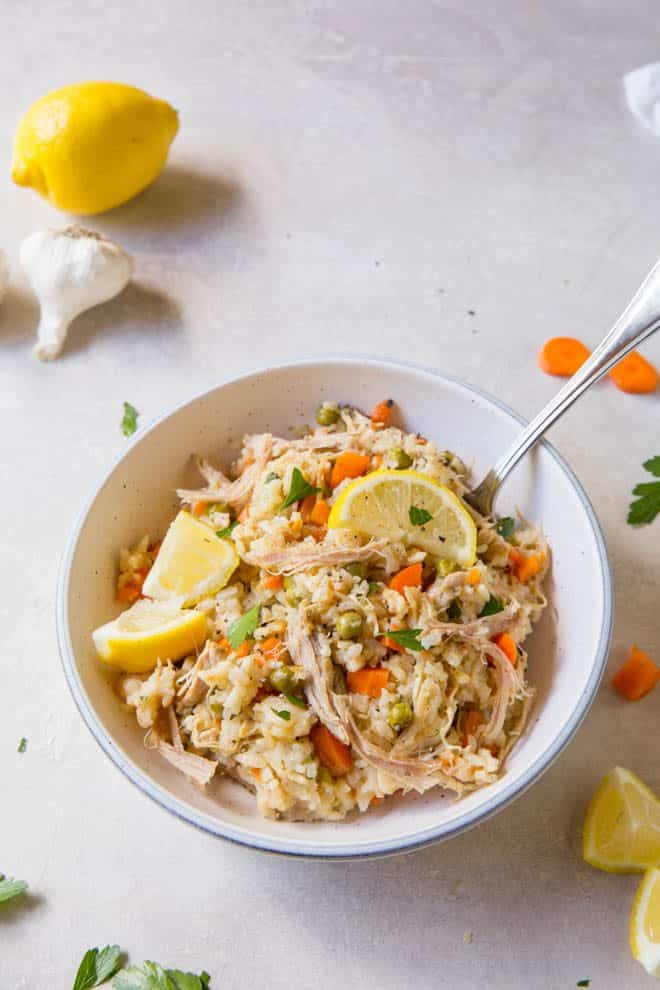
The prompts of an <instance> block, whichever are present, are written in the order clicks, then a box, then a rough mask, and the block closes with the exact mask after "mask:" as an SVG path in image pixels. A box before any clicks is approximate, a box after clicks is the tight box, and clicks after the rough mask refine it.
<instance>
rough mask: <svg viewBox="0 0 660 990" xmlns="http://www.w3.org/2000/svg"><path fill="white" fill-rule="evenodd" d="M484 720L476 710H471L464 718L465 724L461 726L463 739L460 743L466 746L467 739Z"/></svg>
mask: <svg viewBox="0 0 660 990" xmlns="http://www.w3.org/2000/svg"><path fill="white" fill-rule="evenodd" d="M483 720H484V717H483V715H482V714H481V712H480V711H477V709H476V708H471V709H470V711H469V712H468V713H467V715H466V716H465V723H464V725H463V739H462V743H463V745H464V746H467V742H468V737H469V736H473V735H474V733H475V730H476V728H477V726H479V725H481V724H482V722H483Z"/></svg>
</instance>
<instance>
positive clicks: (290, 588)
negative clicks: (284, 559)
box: [284, 575, 302, 608]
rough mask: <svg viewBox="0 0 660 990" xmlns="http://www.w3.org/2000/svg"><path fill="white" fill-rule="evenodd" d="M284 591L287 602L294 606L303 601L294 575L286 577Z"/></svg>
mask: <svg viewBox="0 0 660 990" xmlns="http://www.w3.org/2000/svg"><path fill="white" fill-rule="evenodd" d="M284 593H285V595H286V600H287V602H288V603H289V605H291V607H292V608H293V607H294V606H296V605H299V604H300V602H301V601H302V596H301V595H299V594H298V592H297V591H296V581H295V578H294V577H293V576H292V575H287V577H285V578H284Z"/></svg>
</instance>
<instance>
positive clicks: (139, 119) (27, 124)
mask: <svg viewBox="0 0 660 990" xmlns="http://www.w3.org/2000/svg"><path fill="white" fill-rule="evenodd" d="M178 129H179V119H178V116H177V113H176V110H174V109H173V107H171V106H170V105H169V103H165V102H164V100H157V99H155V98H154V97H153V96H150V95H149V94H148V93H145V92H144V91H143V90H141V89H136V88H135V87H134V86H125V85H124V84H123V83H116V82H85V83H78V84H77V85H75V86H64V87H63V88H62V89H56V90H54V91H53V92H52V93H47V94H46V96H42V97H41V99H40V100H37V102H36V103H33V104H32V106H31V107H30V109H29V110H28V111H27V113H25V114H24V116H23V117H22V118H21V120H20V123H19V125H18V129H17V131H16V137H15V139H14V160H13V163H12V178H13V180H14V182H16V183H18V185H19V186H31V187H32V188H33V189H36V190H37V192H38V193H41V195H42V196H45V197H46V199H49V200H50V202H51V203H53V204H54V205H55V206H58V207H59V208H60V209H61V210H68V211H69V212H71V213H80V214H92V213H103V212H104V210H111V209H112V208H113V207H114V206H119V204H120V203H125V202H126V200H128V199H131V198H132V197H133V196H136V195H137V194H138V193H139V192H141V191H142V190H143V189H145V188H146V187H147V186H148V185H149V183H151V182H153V180H154V179H155V178H156V176H157V175H159V173H160V171H161V169H162V168H163V165H164V164H165V160H166V158H167V152H168V151H169V147H170V144H171V143H172V141H173V140H174V137H175V135H176V132H177V130H178Z"/></svg>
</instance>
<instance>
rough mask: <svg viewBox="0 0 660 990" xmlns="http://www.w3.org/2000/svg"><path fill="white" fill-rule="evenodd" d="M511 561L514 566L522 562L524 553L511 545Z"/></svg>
mask: <svg viewBox="0 0 660 990" xmlns="http://www.w3.org/2000/svg"><path fill="white" fill-rule="evenodd" d="M509 562H510V563H511V564H513V566H514V568H515V567H518V566H519V565H520V564H522V562H523V555H522V554H521V552H520V550H518V548H517V547H511V549H510V550H509Z"/></svg>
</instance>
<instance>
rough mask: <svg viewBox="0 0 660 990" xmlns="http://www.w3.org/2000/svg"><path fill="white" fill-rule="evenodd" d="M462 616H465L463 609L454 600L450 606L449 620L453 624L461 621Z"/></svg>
mask: <svg viewBox="0 0 660 990" xmlns="http://www.w3.org/2000/svg"><path fill="white" fill-rule="evenodd" d="M462 615H463V609H462V608H461V606H460V605H459V604H458V602H457V601H456V599H454V600H453V602H451V604H450V605H449V608H448V609H447V618H448V619H450V620H451V622H456V621H457V620H458V619H460V617H461V616H462Z"/></svg>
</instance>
